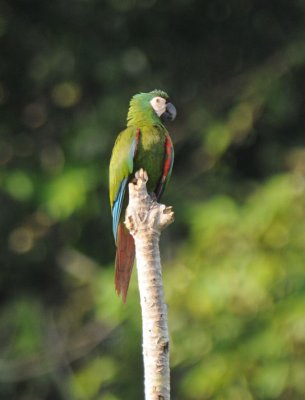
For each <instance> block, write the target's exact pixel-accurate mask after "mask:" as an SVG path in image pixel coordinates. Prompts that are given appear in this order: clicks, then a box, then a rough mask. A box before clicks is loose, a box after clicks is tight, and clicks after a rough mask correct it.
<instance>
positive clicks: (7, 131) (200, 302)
mask: <svg viewBox="0 0 305 400" xmlns="http://www.w3.org/2000/svg"><path fill="white" fill-rule="evenodd" d="M304 38H305V1H304V0H292V1H289V2H287V1H282V0H278V1H259V0H258V1H254V0H213V1H212V0H209V1H208V0H206V1H205V0H201V1H199V0H176V1H161V0H141V1H140V0H107V1H104V0H74V1H72V0H61V1H60V0H54V1H38V0H37V1H33V0H28V1H25V0H23V1H22V0H19V1H18V0H2V1H1V4H0V268H1V269H0V285H1V292H0V296H1V303H0V398H1V399H5V400H6V399H8V400H11V399H13V400H15V399H16V400H17V399H18V400H19V399H20V400H70V399H71V400H75V399H76V400H88V399H89V400H102V399H103V400H122V399H127V400H136V399H142V398H143V379H142V376H143V372H142V358H141V321H140V310H139V299H138V292H137V286H136V274H134V275H133V279H132V283H131V287H130V291H129V296H128V301H127V304H126V305H125V306H124V305H122V303H121V301H120V299H119V298H118V297H117V296H116V294H115V293H114V288H113V275H114V267H113V262H114V255H115V247H114V242H113V237H112V229H111V215H110V207H109V201H108V164H109V159H110V154H111V149H112V146H113V143H114V140H115V138H116V135H117V134H118V132H119V131H120V130H122V129H123V128H124V126H125V123H126V114H127V109H128V103H129V100H130V98H131V96H132V95H133V94H135V93H137V92H141V91H144V92H145V91H150V90H152V89H155V88H160V89H163V90H165V91H167V92H168V93H169V94H170V96H171V101H172V102H173V103H174V104H175V106H176V108H177V111H178V116H177V119H176V121H175V122H174V123H173V124H171V125H170V126H168V128H169V130H170V133H171V136H172V138H173V141H174V145H175V165H174V170H173V174H172V179H171V182H170V184H169V186H168V190H167V192H166V194H165V196H164V198H163V201H164V202H165V203H166V204H167V205H173V207H174V209H175V213H176V221H175V223H174V224H173V225H172V226H170V227H169V228H168V229H167V230H166V232H164V234H163V235H162V243H161V248H162V260H163V268H164V281H165V291H166V299H167V303H168V307H169V318H170V332H171V365H172V399H179V400H204V399H213V400H262V399H264V400H269V399H277V400H302V399H304V398H305V123H304V121H305V118H304V115H305V111H304V108H305V96H304V93H305V68H304V67H305V40H304Z"/></svg>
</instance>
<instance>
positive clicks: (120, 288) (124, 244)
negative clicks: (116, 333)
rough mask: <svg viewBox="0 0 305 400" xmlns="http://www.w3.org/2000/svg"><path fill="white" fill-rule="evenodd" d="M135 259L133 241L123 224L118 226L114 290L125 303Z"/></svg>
mask: <svg viewBox="0 0 305 400" xmlns="http://www.w3.org/2000/svg"><path fill="white" fill-rule="evenodd" d="M134 258H135V245H134V240H133V237H132V236H131V234H130V233H129V232H128V230H127V229H126V228H125V226H124V225H123V223H120V224H119V226H118V237H117V250H116V257H115V290H116V292H117V294H118V295H120V294H121V295H122V299H123V302H124V303H125V302H126V297H127V291H128V286H129V281H130V276H131V272H132V267H133V263H134Z"/></svg>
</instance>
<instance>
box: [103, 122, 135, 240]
mask: <svg viewBox="0 0 305 400" xmlns="http://www.w3.org/2000/svg"><path fill="white" fill-rule="evenodd" d="M139 137H140V129H136V128H134V127H128V128H127V129H125V130H124V131H123V132H121V133H120V134H119V136H118V137H117V140H116V142H115V144H114V147H113V150H112V155H111V159H110V167H109V195H110V205H111V211H112V219H113V224H112V227H113V234H114V238H115V239H116V237H117V232H118V225H119V221H120V217H121V213H122V206H123V201H124V195H125V190H126V186H127V182H128V178H129V175H130V174H131V173H132V172H133V161H134V157H135V154H136V151H137V146H138V142H139Z"/></svg>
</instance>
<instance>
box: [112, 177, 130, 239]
mask: <svg viewBox="0 0 305 400" xmlns="http://www.w3.org/2000/svg"><path fill="white" fill-rule="evenodd" d="M126 184H127V178H125V179H123V180H122V182H121V185H120V188H119V192H118V195H117V197H116V199H115V201H114V203H113V207H112V230H113V236H114V239H115V242H116V241H117V233H118V226H119V222H120V216H121V212H122V206H123V199H124V194H125V190H126Z"/></svg>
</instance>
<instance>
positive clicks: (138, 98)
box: [127, 89, 177, 123]
mask: <svg viewBox="0 0 305 400" xmlns="http://www.w3.org/2000/svg"><path fill="white" fill-rule="evenodd" d="M176 114H177V111H176V108H175V106H174V105H173V104H172V103H170V101H169V96H168V94H167V93H165V92H163V91H162V90H157V89H155V90H153V91H151V92H149V93H139V94H136V95H135V96H133V98H132V99H131V101H130V108H129V112H128V117H127V119H128V122H129V123H135V122H136V120H138V121H137V122H140V120H143V121H145V120H147V119H148V118H149V119H152V120H153V122H156V121H157V120H161V121H162V122H166V121H173V120H174V119H175V118H176Z"/></svg>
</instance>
